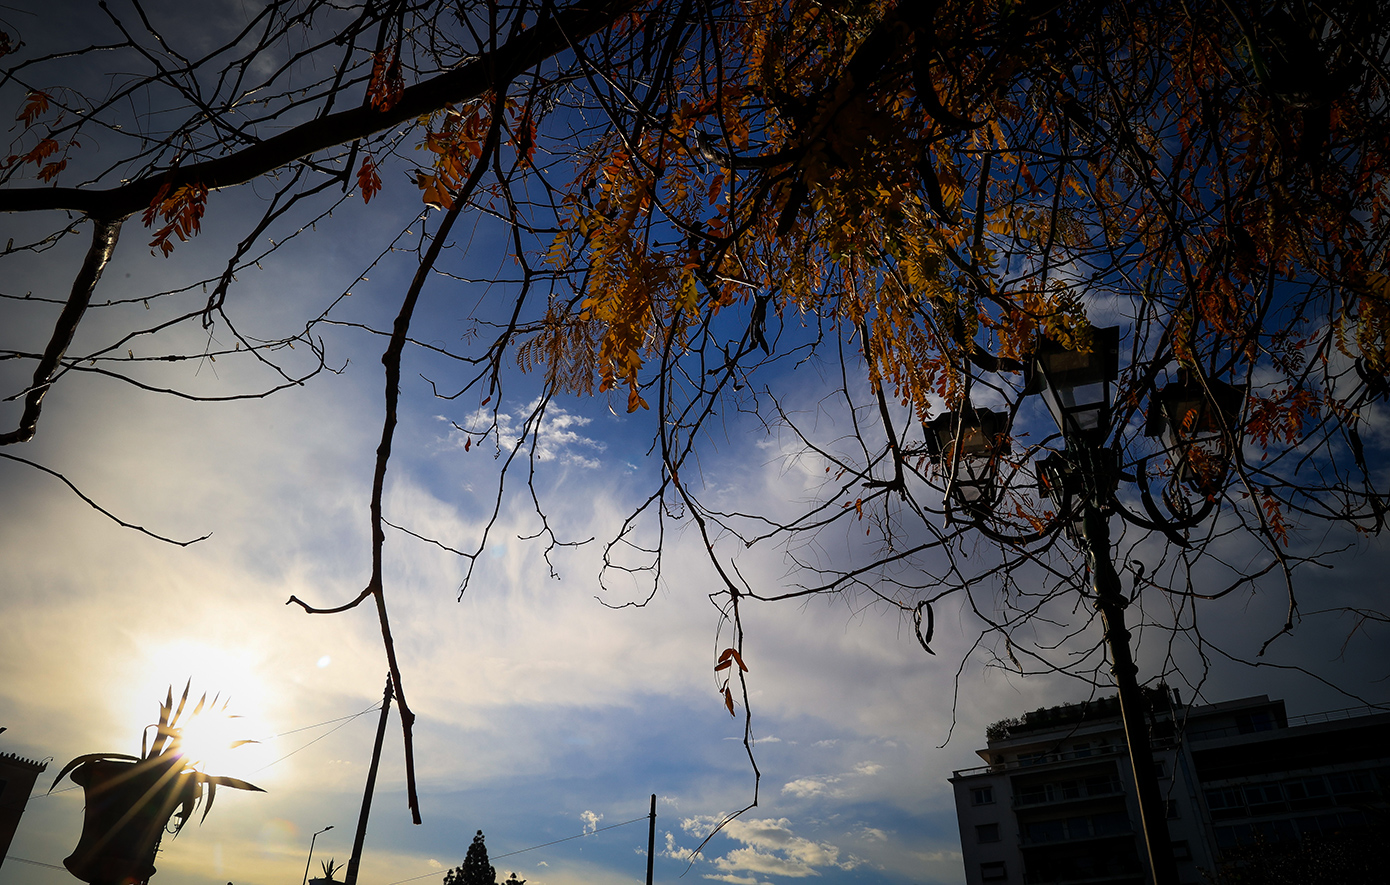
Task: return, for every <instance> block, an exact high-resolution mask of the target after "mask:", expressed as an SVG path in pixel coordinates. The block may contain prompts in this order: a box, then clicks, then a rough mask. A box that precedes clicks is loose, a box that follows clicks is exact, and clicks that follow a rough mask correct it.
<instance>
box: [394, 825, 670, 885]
mask: <svg viewBox="0 0 1390 885" xmlns="http://www.w3.org/2000/svg"><path fill="white" fill-rule="evenodd" d="M649 819H650V818H649V817H648V816H647V815H645V814H644V815H642V816H641V817H634V818H633V819H632V820H625V821H623V822H622V823H620V824H609V825H608V826H606V827H599V828H598V829H595V830H588V831H586V832H583V833H577V834H575V835H573V836H566V837H565V838H563V839H556V840H554V841H552V842H542V843H541V844H539V845H532V846H531V847H530V848H522V849H519V850H517V851H508V852H507V853H506V854H497V855H493V856H491V857H489V858H488V861H494V860H501V859H502V858H504V857H512V856H514V855H517V854H525V853H526V852H528V851H535V850H536V849H537V848H548V847H549V846H551V845H559V844H560V843H561V842H569V841H570V840H572V839H583V838H584V837H585V836H593V835H595V834H596V833H602V832H603V831H604V830H616V829H617V828H618V827H625V826H627V825H628V824H635V823H637V822H638V821H644V820H649ZM438 875H441V871H440V870H431V871H430V872H428V873H423V874H421V875H419V876H411V877H410V878H409V879H397V880H396V881H395V882H392V883H390V885H402V883H404V882H414V881H416V880H417V879H427V878H429V877H430V876H438Z"/></svg>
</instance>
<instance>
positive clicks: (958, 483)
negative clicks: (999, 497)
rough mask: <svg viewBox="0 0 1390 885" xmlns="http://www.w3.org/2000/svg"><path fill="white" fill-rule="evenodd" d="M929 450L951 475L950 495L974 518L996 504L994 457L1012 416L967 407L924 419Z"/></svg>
mask: <svg viewBox="0 0 1390 885" xmlns="http://www.w3.org/2000/svg"><path fill="white" fill-rule="evenodd" d="M923 428H924V429H925V430H926V436H927V451H928V452H929V453H930V455H931V458H932V460H933V461H935V462H936V463H937V464H938V465H940V466H941V468H942V470H943V471H944V472H946V473H947V475H948V476H950V477H951V486H950V488H951V494H952V496H953V497H954V498H955V501H956V503H957V504H958V505H959V506H960V508H961V509H962V510H964V511H966V512H967V513H969V514H970V515H971V516H972V517H976V518H979V517H982V516H985V515H987V514H988V512H989V509H990V507H992V506H993V504H994V496H995V487H994V486H995V482H994V479H995V472H996V470H995V466H996V465H995V459H996V457H997V455H998V454H999V450H1000V447H1001V446H1002V445H1003V438H1004V436H1005V435H1006V434H1007V433H1008V429H1009V416H1008V414H1007V413H1006V412H996V411H994V410H993V409H976V408H974V407H971V406H966V407H965V408H963V409H953V410H951V411H949V412H945V413H943V414H941V415H938V416H937V417H936V418H933V419H932V420H930V421H927V422H925V424H924V425H923Z"/></svg>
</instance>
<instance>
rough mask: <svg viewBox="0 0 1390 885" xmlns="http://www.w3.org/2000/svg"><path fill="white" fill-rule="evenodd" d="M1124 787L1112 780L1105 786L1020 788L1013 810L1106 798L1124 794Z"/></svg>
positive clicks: (1080, 785)
mask: <svg viewBox="0 0 1390 885" xmlns="http://www.w3.org/2000/svg"><path fill="white" fill-rule="evenodd" d="M1124 794H1125V791H1124V788H1123V787H1122V786H1121V785H1120V782H1119V781H1118V780H1114V781H1111V782H1110V783H1109V784H1106V785H1105V786H1097V785H1094V784H1092V785H1089V786H1088V785H1085V784H1077V785H1076V786H1074V787H1054V785H1052V784H1048V785H1047V789H1045V790H1040V791H1036V792H1029V791H1023V790H1020V791H1019V793H1018V794H1017V795H1016V796H1014V800H1013V810H1014V811H1020V810H1031V809H1034V808H1050V807H1052V806H1056V805H1066V804H1068V803H1071V802H1082V801H1085V800H1088V799H1105V798H1113V797H1115V796H1123V795H1124Z"/></svg>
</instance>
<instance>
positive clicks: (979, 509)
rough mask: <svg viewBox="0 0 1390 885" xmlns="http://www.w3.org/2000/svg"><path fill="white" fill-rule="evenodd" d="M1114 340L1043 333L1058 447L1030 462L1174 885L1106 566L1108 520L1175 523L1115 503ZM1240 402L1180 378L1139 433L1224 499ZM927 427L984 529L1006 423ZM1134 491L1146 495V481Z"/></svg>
mask: <svg viewBox="0 0 1390 885" xmlns="http://www.w3.org/2000/svg"><path fill="white" fill-rule="evenodd" d="M1119 341H1120V334H1119V328H1118V327H1109V328H1101V329H1098V328H1094V327H1088V328H1086V329H1083V330H1081V332H1080V333H1079V334H1078V335H1075V336H1074V344H1068V343H1063V342H1059V341H1057V340H1054V339H1050V338H1047V337H1042V336H1040V338H1039V341H1038V343H1037V346H1036V347H1035V349H1034V351H1033V353H1032V355H1031V358H1030V360H1029V363H1028V365H1027V366H1026V368H1025V374H1026V379H1027V380H1026V383H1025V387H1024V393H1025V394H1030V393H1037V394H1041V395H1042V396H1043V399H1044V400H1045V401H1046V403H1047V406H1048V410H1049V411H1050V412H1051V413H1052V417H1053V419H1054V420H1055V421H1056V422H1057V427H1058V428H1059V429H1060V430H1061V431H1062V438H1063V442H1064V445H1063V449H1062V450H1061V451H1060V452H1053V453H1051V454H1049V455H1048V456H1047V457H1045V458H1042V459H1040V460H1039V461H1038V462H1037V463H1036V465H1035V469H1036V472H1037V479H1038V494H1039V496H1040V497H1042V498H1045V499H1047V500H1050V501H1052V502H1054V503H1055V504H1056V505H1057V523H1058V524H1060V525H1061V526H1062V527H1063V528H1064V530H1065V531H1066V534H1067V536H1068V537H1069V538H1070V539H1071V540H1072V542H1073V543H1074V544H1076V546H1077V548H1078V549H1080V550H1081V551H1082V552H1083V553H1084V554H1085V555H1086V560H1087V566H1088V570H1089V572H1090V576H1091V587H1092V590H1093V592H1094V602H1095V606H1096V609H1097V611H1098V612H1099V613H1100V616H1101V622H1102V625H1103V627H1104V630H1105V644H1106V647H1107V650H1108V651H1109V655H1110V663H1111V673H1112V674H1113V676H1114V679H1115V686H1116V690H1117V693H1118V695H1119V701H1120V712H1121V717H1122V719H1123V723H1124V730H1125V742H1126V743H1127V744H1128V746H1129V758H1130V767H1131V770H1132V771H1133V773H1134V782H1135V786H1136V789H1137V792H1138V800H1139V816H1140V822H1141V826H1142V828H1143V831H1144V839H1145V845H1146V849H1147V852H1148V857H1149V868H1150V869H1151V870H1152V871H1153V876H1154V882H1155V885H1176V883H1177V866H1176V864H1175V863H1174V860H1173V851H1172V844H1171V841H1170V839H1169V835H1168V824H1167V814H1166V813H1165V812H1166V808H1165V806H1164V803H1163V801H1162V795H1161V793H1160V792H1159V788H1158V778H1157V774H1156V772H1155V768H1154V760H1153V749H1152V747H1151V746H1150V745H1149V736H1148V733H1147V728H1146V727H1145V717H1144V698H1143V695H1142V693H1141V691H1140V688H1139V684H1138V681H1137V679H1136V674H1137V673H1138V667H1136V666H1135V664H1134V658H1133V655H1132V653H1131V650H1130V633H1129V630H1128V629H1127V628H1126V627H1125V618H1124V610H1125V607H1126V606H1127V605H1128V600H1127V599H1125V596H1124V593H1123V591H1122V589H1121V586H1120V578H1119V575H1118V574H1117V573H1116V572H1115V566H1114V563H1113V562H1112V561H1111V557H1110V523H1109V518H1110V516H1111V515H1113V514H1115V513H1119V514H1120V515H1121V516H1123V517H1124V518H1126V519H1129V520H1131V521H1134V522H1137V523H1139V524H1141V525H1143V526H1145V527H1147V528H1155V529H1160V530H1163V531H1166V532H1171V531H1172V529H1173V526H1172V525H1167V526H1164V525H1160V524H1156V523H1155V522H1153V521H1151V520H1148V519H1144V518H1142V517H1139V516H1136V515H1134V514H1130V513H1129V512H1128V511H1126V510H1125V508H1124V507H1122V506H1121V505H1120V502H1119V500H1118V499H1117V498H1116V495H1115V492H1116V489H1117V487H1118V482H1119V478H1120V475H1121V472H1120V469H1119V465H1118V457H1117V452H1116V449H1115V448H1114V447H1112V446H1110V445H1108V444H1107V441H1108V439H1109V437H1110V433H1111V430H1112V424H1113V418H1112V400H1113V392H1112V387H1113V386H1114V383H1115V381H1116V379H1117V378H1118V377H1119ZM1243 400H1244V393H1243V391H1241V390H1240V389H1238V388H1235V387H1232V386H1231V385H1228V384H1223V383H1220V382H1217V381H1214V380H1210V379H1208V380H1207V381H1206V383H1205V384H1198V383H1196V382H1194V381H1193V380H1192V379H1190V378H1189V376H1188V375H1187V374H1186V373H1183V374H1182V375H1181V376H1180V378H1179V380H1178V381H1177V382H1176V383H1174V384H1169V385H1167V386H1166V387H1164V388H1163V390H1161V391H1158V392H1156V393H1155V395H1154V405H1153V407H1152V408H1151V410H1150V414H1149V420H1148V425H1147V427H1146V432H1149V433H1150V435H1158V434H1164V435H1166V438H1167V440H1168V447H1169V449H1170V453H1171V456H1172V458H1173V459H1174V463H1175V465H1176V468H1177V477H1178V479H1179V481H1182V482H1187V483H1189V484H1190V485H1192V486H1194V487H1195V488H1196V489H1197V490H1198V491H1200V492H1201V493H1203V494H1204V495H1206V496H1207V497H1208V500H1209V501H1210V500H1211V499H1212V498H1214V496H1215V493H1216V492H1217V491H1219V489H1220V485H1221V483H1222V482H1223V481H1224V479H1225V476H1226V472H1227V466H1228V464H1229V461H1230V459H1231V457H1232V455H1233V454H1234V450H1233V444H1232V440H1233V436H1234V434H1233V430H1234V428H1235V427H1236V426H1237V423H1238V419H1239V414H1240V408H1241V405H1242V403H1243ZM986 416H988V417H986ZM925 427H926V431H927V434H926V436H927V440H926V441H927V447H928V450H929V452H930V453H931V455H932V457H933V458H934V459H936V460H937V461H938V463H940V464H941V465H942V467H943V469H944V470H945V471H946V473H947V476H948V478H949V482H950V485H949V489H950V492H951V495H952V497H953V499H954V501H955V503H957V504H959V506H960V507H961V508H962V509H963V510H965V511H966V513H967V514H969V516H970V517H971V519H972V520H974V521H975V522H976V523H977V524H978V525H979V526H980V527H981V528H982V529H985V526H984V518H985V517H987V516H988V515H989V508H990V507H991V506H992V505H993V504H994V502H995V500H996V498H997V495H998V491H997V490H996V489H995V488H994V483H995V478H996V471H995V469H994V467H993V465H994V463H995V461H996V459H997V456H998V453H999V447H1000V446H1001V444H1002V440H1003V439H1004V438H1005V437H1006V436H1007V433H1008V430H1009V428H1008V416H1007V415H1003V414H1000V413H994V412H990V411H989V410H985V409H978V410H977V409H972V408H968V407H967V408H965V409H962V410H960V411H952V412H948V413H946V414H944V415H941V416H939V417H937V418H935V419H933V420H931V421H928V422H926V425H925ZM982 462H987V463H982ZM1141 473H1142V467H1141ZM1141 491H1143V492H1144V494H1145V495H1146V496H1147V488H1146V485H1145V484H1144V483H1143V482H1142V481H1141ZM1146 505H1147V506H1149V507H1150V511H1151V513H1155V514H1156V513H1157V508H1156V507H1153V506H1152V502H1151V501H1147V500H1146ZM1207 512H1208V510H1205V509H1204V510H1203V511H1202V512H1201V513H1200V514H1198V515H1197V517H1196V519H1192V518H1191V517H1188V518H1187V519H1186V520H1184V522H1185V524H1195V523H1196V521H1197V520H1200V519H1201V518H1202V517H1204V516H1205V515H1206V513H1207ZM988 533H989V534H991V535H993V534H994V533H993V532H992V531H988Z"/></svg>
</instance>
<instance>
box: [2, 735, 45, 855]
mask: <svg viewBox="0 0 1390 885" xmlns="http://www.w3.org/2000/svg"><path fill="white" fill-rule="evenodd" d="M0 731H4V729H3V728H0ZM46 767H47V763H44V762H34V761H33V760H31V759H25V758H23V757H21V756H16V755H14V754H13V753H0V865H3V864H4V862H5V857H6V855H8V854H9V852H10V842H11V840H13V839H14V834H15V830H17V829H18V828H19V819H20V818H21V817H22V816H23V815H24V806H26V805H27V804H28V803H29V794H30V793H31V792H33V790H34V781H36V780H38V777H39V774H40V773H42V772H43V770H44V769H45V768H46Z"/></svg>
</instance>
